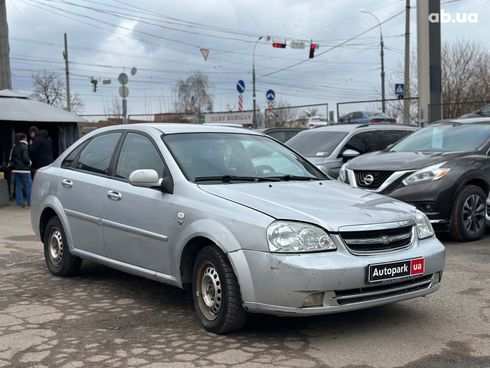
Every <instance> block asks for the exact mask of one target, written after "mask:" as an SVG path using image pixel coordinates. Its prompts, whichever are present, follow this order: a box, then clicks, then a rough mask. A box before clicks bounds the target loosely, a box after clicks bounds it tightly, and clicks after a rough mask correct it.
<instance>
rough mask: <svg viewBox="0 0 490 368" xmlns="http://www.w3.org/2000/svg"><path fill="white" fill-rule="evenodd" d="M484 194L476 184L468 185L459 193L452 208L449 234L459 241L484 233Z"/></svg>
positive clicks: (475, 238) (471, 239) (471, 238)
mask: <svg viewBox="0 0 490 368" xmlns="http://www.w3.org/2000/svg"><path fill="white" fill-rule="evenodd" d="M486 198H487V196H486V194H485V192H484V191H483V189H481V188H480V187H477V186H476V185H468V186H466V187H465V188H463V190H462V191H461V192H460V193H459V195H458V197H457V199H456V203H455V205H454V208H453V213H452V219H451V236H452V237H453V238H454V239H456V240H460V241H473V240H478V239H480V238H481V237H482V236H483V234H485V227H486V224H485V201H486Z"/></svg>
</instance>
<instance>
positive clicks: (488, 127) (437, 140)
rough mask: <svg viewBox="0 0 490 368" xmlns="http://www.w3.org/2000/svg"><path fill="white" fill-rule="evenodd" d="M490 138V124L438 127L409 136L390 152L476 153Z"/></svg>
mask: <svg viewBox="0 0 490 368" xmlns="http://www.w3.org/2000/svg"><path fill="white" fill-rule="evenodd" d="M489 138H490V124H471V125H469V124H467V125H465V124H461V125H457V124H455V125H450V124H448V125H437V126H433V127H428V128H425V129H421V130H419V131H418V132H415V133H413V134H412V135H409V136H408V137H407V138H405V139H404V140H402V141H401V142H399V143H398V144H397V145H395V146H394V147H393V148H391V149H390V151H392V152H401V151H439V152H454V151H467V152H468V151H476V150H478V149H479V148H480V146H481V145H482V144H483V143H485V141H486V140H488V139H489Z"/></svg>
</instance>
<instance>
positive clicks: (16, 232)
mask: <svg viewBox="0 0 490 368" xmlns="http://www.w3.org/2000/svg"><path fill="white" fill-rule="evenodd" d="M0 229H1V232H0V290H1V292H0V366H9V367H10V366H13V367H31V366H32V367H62V366H63V367H82V366H87V367H132V366H135V367H202V366H215V367H218V366H223V367H224V366H231V365H233V366H244V367H269V366H273V365H274V366H284V367H410V368H415V367H448V366H451V367H465V368H470V367H478V368H480V367H489V366H490V288H489V287H488V284H489V282H490V272H489V271H490V236H489V234H487V236H486V237H485V238H484V239H483V240H481V241H479V242H474V243H466V244H463V243H459V244H458V243H453V242H450V241H447V240H444V243H445V244H446V246H447V266H446V270H445V274H444V280H443V286H442V289H441V290H440V291H439V292H438V293H436V294H432V295H429V296H428V297H426V298H420V299H415V300H411V301H407V302H403V303H399V304H395V305H389V306H384V307H380V308H374V309H368V310H362V311H357V312H349V313H345V314H340V315H331V316H323V317H311V318H304V319H293V318H278V317H270V316H252V317H251V318H250V319H249V322H248V323H247V325H246V327H245V329H244V330H242V331H240V332H237V333H234V334H231V335H225V336H217V335H213V334H211V333H207V332H205V331H204V330H203V328H202V327H201V325H200V324H199V322H198V320H197V318H195V316H194V314H193V311H192V306H191V304H192V301H191V296H190V294H189V293H188V292H186V291H183V290H180V289H177V288H173V287H169V286H165V285H162V284H158V283H156V282H153V281H149V280H146V279H142V278H138V277H133V276H131V275H128V274H124V273H121V272H118V271H115V270H111V269H109V268H106V267H103V266H99V265H95V264H89V263H86V264H84V266H83V267H82V271H81V274H80V275H79V276H77V277H73V278H65V279H63V278H56V277H53V276H51V275H50V274H49V273H48V271H47V270H46V267H45V264H44V260H43V255H42V247H41V243H40V242H39V241H38V240H36V238H35V236H34V235H33V234H32V231H31V228H30V219H29V211H28V210H22V209H17V208H13V207H8V208H2V209H0Z"/></svg>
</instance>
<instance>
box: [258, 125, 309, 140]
mask: <svg viewBox="0 0 490 368" xmlns="http://www.w3.org/2000/svg"><path fill="white" fill-rule="evenodd" d="M305 129H306V128H266V129H256V131H257V132H261V133H264V134H267V135H268V136H270V137H272V138H275V139H277V140H278V141H279V142H283V143H284V142H286V141H287V140H289V139H291V138H292V137H294V136H295V135H296V134H298V133H299V132H301V131H303V130H305Z"/></svg>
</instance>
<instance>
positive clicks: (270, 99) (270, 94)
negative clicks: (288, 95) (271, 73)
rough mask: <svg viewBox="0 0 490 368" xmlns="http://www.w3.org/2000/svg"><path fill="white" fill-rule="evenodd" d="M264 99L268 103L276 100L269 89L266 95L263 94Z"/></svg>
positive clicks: (273, 93)
mask: <svg viewBox="0 0 490 368" xmlns="http://www.w3.org/2000/svg"><path fill="white" fill-rule="evenodd" d="M265 97H266V98H267V99H268V100H269V101H274V99H275V98H276V93H275V92H274V91H273V90H272V89H269V90H268V91H267V92H266V93H265Z"/></svg>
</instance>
